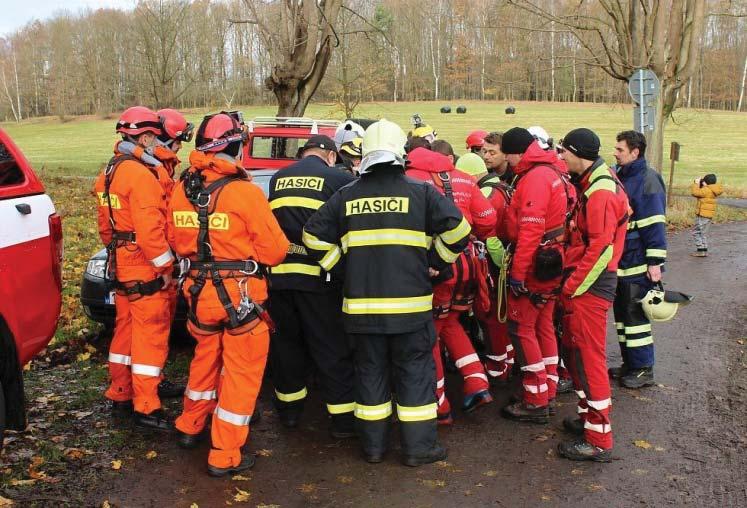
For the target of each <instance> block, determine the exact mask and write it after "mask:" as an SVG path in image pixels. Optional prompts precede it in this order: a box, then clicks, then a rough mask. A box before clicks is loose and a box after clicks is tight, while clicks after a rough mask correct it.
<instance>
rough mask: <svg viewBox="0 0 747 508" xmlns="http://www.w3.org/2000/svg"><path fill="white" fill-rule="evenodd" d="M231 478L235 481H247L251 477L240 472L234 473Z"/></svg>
mask: <svg viewBox="0 0 747 508" xmlns="http://www.w3.org/2000/svg"><path fill="white" fill-rule="evenodd" d="M231 479H232V480H233V481H235V482H245V481H247V480H249V478H248V477H246V476H241V475H240V474H237V475H234V476H232V477H231Z"/></svg>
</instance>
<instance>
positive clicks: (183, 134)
mask: <svg viewBox="0 0 747 508" xmlns="http://www.w3.org/2000/svg"><path fill="white" fill-rule="evenodd" d="M157 114H158V118H159V119H160V120H161V126H162V127H163V133H162V134H161V135H160V136H159V139H161V141H164V142H167V141H170V140H172V139H175V140H178V141H184V142H190V141H192V136H193V134H194V130H195V126H194V124H193V123H190V122H188V121H187V119H186V118H184V115H182V114H181V113H179V112H178V111H177V110H175V109H168V108H167V109H161V110H159V111H158V113H157Z"/></svg>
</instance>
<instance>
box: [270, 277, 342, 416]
mask: <svg viewBox="0 0 747 508" xmlns="http://www.w3.org/2000/svg"><path fill="white" fill-rule="evenodd" d="M341 309H342V296H341V294H340V292H339V291H325V292H320V293H312V292H307V291H291V290H278V291H270V299H269V311H270V315H271V316H272V319H273V321H275V327H276V330H275V333H274V334H273V335H272V338H271V340H270V362H271V365H272V381H273V384H274V386H275V403H276V406H277V408H278V409H279V410H280V411H283V410H286V409H290V408H292V409H298V410H301V409H302V408H303V403H304V399H305V398H306V395H307V391H308V390H307V388H306V381H307V379H308V377H309V374H310V372H311V371H312V369H313V368H314V367H315V368H316V374H317V378H318V380H319V384H320V386H321V390H322V399H323V400H324V402H325V403H326V404H327V410H328V411H329V413H330V414H331V415H332V416H333V417H336V416H343V415H346V416H347V417H352V414H353V409H354V407H355V405H354V400H355V398H354V395H353V384H354V381H353V379H354V375H353V353H352V348H351V345H350V342H349V340H348V337H347V335H346V334H345V332H344V330H343V327H342V310H341Z"/></svg>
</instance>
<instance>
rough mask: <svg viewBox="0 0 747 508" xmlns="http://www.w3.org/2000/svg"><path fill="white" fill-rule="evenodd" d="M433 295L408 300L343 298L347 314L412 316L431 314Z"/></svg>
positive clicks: (343, 308) (344, 309) (413, 297)
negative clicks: (424, 313) (414, 314)
mask: <svg viewBox="0 0 747 508" xmlns="http://www.w3.org/2000/svg"><path fill="white" fill-rule="evenodd" d="M432 306H433V295H425V296H412V297H406V298H343V300H342V311H343V312H344V313H345V314H410V313H414V312H430V311H431V308H432Z"/></svg>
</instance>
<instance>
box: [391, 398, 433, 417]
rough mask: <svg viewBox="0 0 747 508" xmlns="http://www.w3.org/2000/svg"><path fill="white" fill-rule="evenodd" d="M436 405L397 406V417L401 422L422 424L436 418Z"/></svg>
mask: <svg viewBox="0 0 747 508" xmlns="http://www.w3.org/2000/svg"><path fill="white" fill-rule="evenodd" d="M436 408H437V406H436V403H435V402H434V403H432V404H426V405H424V406H414V407H413V406H400V405H399V404H397V416H398V417H399V420H400V421H401V422H422V421H425V420H432V419H434V418H435V417H436Z"/></svg>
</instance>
